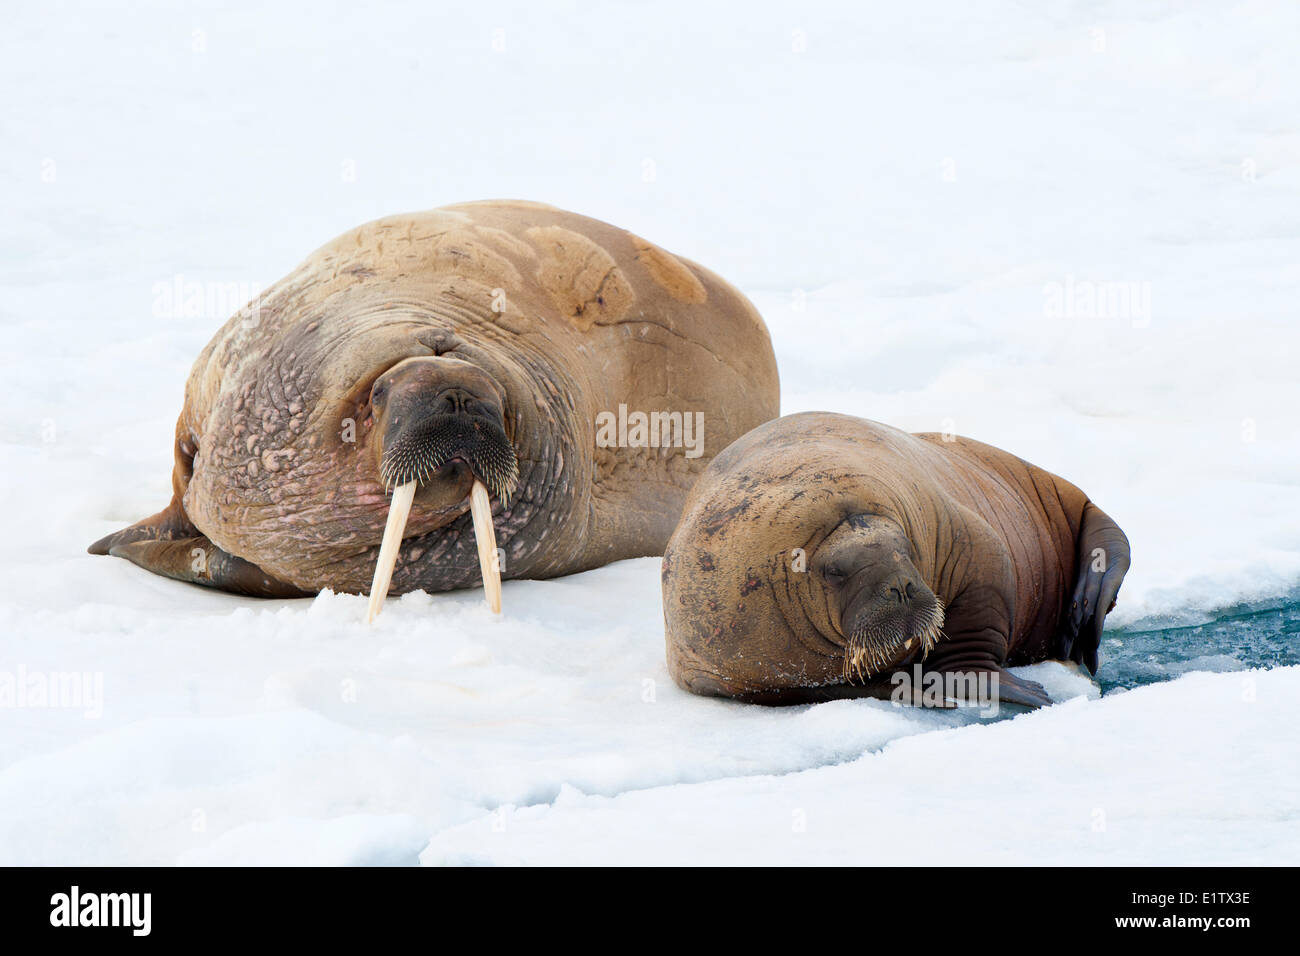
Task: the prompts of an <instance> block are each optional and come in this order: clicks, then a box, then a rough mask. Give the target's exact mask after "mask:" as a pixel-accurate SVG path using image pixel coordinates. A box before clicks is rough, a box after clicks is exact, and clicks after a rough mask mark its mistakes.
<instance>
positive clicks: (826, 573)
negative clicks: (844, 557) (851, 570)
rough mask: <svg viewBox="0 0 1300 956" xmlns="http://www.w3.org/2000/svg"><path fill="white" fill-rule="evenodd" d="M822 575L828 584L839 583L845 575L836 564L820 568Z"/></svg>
mask: <svg viewBox="0 0 1300 956" xmlns="http://www.w3.org/2000/svg"><path fill="white" fill-rule="evenodd" d="M822 577H824V578H825V579H826V580H827V582H829V583H830V584H841V583H843V581H844V578H845V577H846V575H845V574H844V569H843V568H841V567H840V566H839V565H838V564H828V565H826V567H824V568H822Z"/></svg>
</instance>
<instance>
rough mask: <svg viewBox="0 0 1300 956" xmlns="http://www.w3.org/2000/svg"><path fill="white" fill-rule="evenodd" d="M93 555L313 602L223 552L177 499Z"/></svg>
mask: <svg viewBox="0 0 1300 956" xmlns="http://www.w3.org/2000/svg"><path fill="white" fill-rule="evenodd" d="M86 550H88V551H89V552H90V553H91V554H110V555H112V556H113V557H116V558H126V559H127V560H128V561H130V562H131V563H132V564H136V565H139V566H140V567H142V568H144V569H145V570H146V571H152V572H153V573H154V574H161V575H162V576H163V577H167V578H174V579H175V580H177V581H188V582H189V583H191V584H201V585H203V586H204V587H210V588H220V589H221V590H223V591H233V592H234V593H236V594H247V595H250V596H252V597H280V598H285V597H309V596H310V594H309V592H307V591H302V590H300V589H298V588H296V587H294V586H293V585H291V584H286V583H285V582H283V581H280V580H277V579H276V578H273V577H271V576H270V575H269V574H266V573H265V572H263V571H262V569H261V568H259V567H258V566H257V565H255V564H252V563H250V562H248V561H245V560H244V559H243V558H237V557H235V556H234V555H233V554H228V553H226V552H225V551H223V550H221V549H220V548H218V547H217V546H216V545H215V544H213V543H212V542H211V541H210V540H208V538H207V537H206V536H205V535H204V534H203V533H202V532H201V531H199V529H198V528H196V527H194V524H193V522H191V521H190V519H189V518H188V517H187V516H186V514H185V509H184V508H183V507H182V506H181V503H180V501H179V500H177V499H172V503H171V504H170V505H168V506H167V507H166V508H164V509H163V510H162V511H160V512H158V513H157V514H156V515H153V516H151V517H148V518H145V519H143V520H141V521H137V522H136V523H135V524H133V525H131V526H130V527H129V528H123V529H122V530H121V531H117V532H114V533H113V534H110V535H107V536H105V537H103V538H100V539H99V540H98V541H96V542H95V543H94V544H92V545H91V546H90V547H89V548H87V549H86Z"/></svg>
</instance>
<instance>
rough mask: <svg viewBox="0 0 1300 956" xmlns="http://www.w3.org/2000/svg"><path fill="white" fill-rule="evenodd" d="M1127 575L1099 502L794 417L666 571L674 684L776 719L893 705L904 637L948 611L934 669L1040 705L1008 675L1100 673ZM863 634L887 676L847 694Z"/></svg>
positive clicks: (763, 434) (738, 455)
mask: <svg viewBox="0 0 1300 956" xmlns="http://www.w3.org/2000/svg"><path fill="white" fill-rule="evenodd" d="M796 549H797V550H796ZM1099 553H1100V554H1099ZM1128 564H1129V549H1128V541H1127V539H1126V538H1125V537H1124V534H1123V532H1122V531H1120V529H1119V528H1118V527H1117V526H1116V525H1115V524H1114V522H1113V521H1111V520H1110V519H1109V518H1108V517H1107V516H1106V515H1105V514H1104V513H1103V512H1102V511H1101V510H1100V509H1098V508H1097V507H1096V506H1095V505H1094V504H1092V503H1091V502H1090V501H1089V500H1088V497H1087V495H1085V494H1084V493H1083V492H1082V491H1080V490H1079V489H1078V488H1076V487H1075V486H1074V485H1072V484H1070V483H1069V482H1068V481H1065V480H1064V479H1062V478H1059V477H1057V476H1055V475H1052V474H1050V473H1048V472H1046V471H1044V470H1043V469H1041V468H1038V467H1035V466H1034V465H1031V464H1029V463H1028V462H1025V461H1023V460H1021V459H1020V458H1017V457H1016V456H1014V455H1011V454H1009V453H1007V452H1004V451H1001V450H999V449H997V448H993V447H991V446H989V445H985V444H982V443H981V442H977V441H972V440H971V439H968V438H955V437H953V436H948V440H945V438H944V436H941V435H937V434H919V435H912V434H908V433H906V432H902V431H899V430H897V429H894V428H890V427H888V426H886V425H881V424H878V423H876V422H870V421H866V420H863V419H858V418H851V417H848V416H844V415H835V414H831V413H825V412H814V413H807V414H801V415H792V416H788V417H785V418H781V419H777V420H776V421H772V422H768V423H767V424H765V425H762V426H760V427H758V428H756V429H755V430H754V431H752V432H750V433H749V434H748V435H746V436H744V437H743V438H741V439H740V440H739V441H737V442H736V443H735V444H733V445H731V446H730V447H729V448H727V449H726V450H725V451H723V453H722V454H720V455H719V456H717V458H715V459H714V461H713V464H712V465H710V466H709V469H708V470H707V471H706V472H705V474H704V476H703V477H702V478H701V479H700V481H699V483H698V484H697V485H696V487H695V488H694V490H693V491H692V492H691V495H690V498H689V499H688V501H687V505H686V511H685V513H684V514H683V517H682V520H681V523H680V524H679V525H678V527H677V530H676V532H675V533H674V534H673V537H672V539H671V541H670V542H669V545H668V549H667V551H666V552H665V555H664V564H663V590H664V614H665V623H666V637H667V644H668V664H669V669H670V671H671V672H672V675H673V677H674V679H675V680H676V681H677V682H678V683H679V684H680V685H681V686H683V687H684V688H687V689H689V690H692V691H695V692H697V693H702V694H710V695H718V696H729V697H738V698H742V699H746V700H753V701H759V702H764V703H795V702H801V701H809V700H823V699H829V698H835V697H854V696H888V694H889V692H890V688H891V686H892V685H891V684H890V677H891V675H892V674H894V673H895V672H897V671H898V670H899V669H900V668H908V669H910V668H911V666H912V665H913V664H914V663H915V662H917V661H920V660H921V658H922V656H923V648H922V646H921V643H920V642H919V641H914V642H913V645H912V646H911V647H910V648H908V649H904V648H902V647H899V646H895V645H888V639H889V635H891V634H895V632H897V631H898V629H899V628H902V629H904V633H903V634H902V636H912V635H914V634H916V633H919V630H920V628H921V626H922V625H923V624H924V623H925V622H926V621H927V620H929V615H931V614H933V613H934V611H935V607H936V605H938V606H939V607H940V608H942V609H943V614H942V618H943V624H942V636H941V637H940V638H939V639H938V641H937V643H935V644H934V646H933V647H932V649H930V650H929V653H928V655H924V663H923V667H924V668H925V669H926V670H927V671H953V672H962V673H971V672H984V671H988V672H995V673H997V675H998V678H999V696H1000V698H1001V700H1003V701H1006V702H1010V703H1017V704H1025V705H1029V706H1036V705H1041V704H1045V703H1048V702H1049V700H1048V698H1047V697H1046V695H1045V694H1044V693H1043V691H1042V688H1041V687H1039V686H1038V685H1037V684H1034V683H1032V682H1030V681H1024V680H1018V679H1016V678H1014V677H1013V676H1012V675H1010V674H1009V673H1007V672H1006V671H1005V670H1004V666H1005V665H1017V664H1027V663H1032V662H1035V661H1042V660H1047V659H1060V660H1075V661H1079V662H1081V663H1084V664H1086V665H1087V666H1088V667H1089V669H1090V670H1092V671H1093V672H1095V671H1096V666H1097V659H1096V654H1097V647H1098V644H1099V642H1100V637H1101V630H1102V623H1103V621H1104V618H1105V615H1106V613H1108V612H1109V610H1110V608H1111V607H1112V606H1113V603H1114V599H1115V596H1116V594H1117V593H1118V590H1119V585H1120V583H1121V581H1122V580H1123V576H1124V573H1125V571H1126V570H1127V568H1128ZM882 622H883V623H882ZM873 624H875V625H879V626H878V627H876V629H875V631H872V625H873ZM907 628H910V630H907ZM855 633H856V634H865V633H875V634H885V635H886V637H885V638H882V639H881V640H883V641H884V643H885V645H888V646H886V648H885V651H884V652H883V654H882V655H881V657H883V663H882V665H881V666H878V667H869V668H867V671H869V673H863V674H860V675H859V674H854V675H851V676H846V666H845V661H846V651H847V648H848V647H849V645H850V644H851V643H852V642H851V640H850V635H853V634H855ZM878 643H879V642H878Z"/></svg>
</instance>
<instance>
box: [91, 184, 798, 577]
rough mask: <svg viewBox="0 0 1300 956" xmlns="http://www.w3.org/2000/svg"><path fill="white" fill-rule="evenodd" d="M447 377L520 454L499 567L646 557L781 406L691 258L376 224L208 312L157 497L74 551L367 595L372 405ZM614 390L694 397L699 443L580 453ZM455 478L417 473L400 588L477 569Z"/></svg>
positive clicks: (593, 235)
mask: <svg viewBox="0 0 1300 956" xmlns="http://www.w3.org/2000/svg"><path fill="white" fill-rule="evenodd" d="M408 359H420V360H421V361H419V362H409V363H407V366H404V369H401V370H395V368H394V367H395V366H397V365H398V363H402V362H403V361H404V360H408ZM405 369H415V370H416V372H414V373H409V374H408V373H407V372H406V371H405ZM386 373H387V374H386ZM381 378H383V379H384V381H385V382H387V383H389V384H390V385H391V387H390V388H387V389H380V390H379V391H378V392H377V394H376V395H373V396H372V389H373V388H374V387H375V386H376V383H377V382H378V381H379V380H380V379H381ZM447 383H452V384H455V385H456V386H457V387H458V388H461V389H462V392H463V395H464V396H465V398H464V401H466V402H469V403H470V404H471V405H472V404H474V403H475V402H476V401H477V402H478V405H479V406H480V407H481V408H482V409H483V410H484V414H493V415H498V416H499V418H500V423H501V425H502V427H503V428H504V430H505V433H506V435H507V437H508V438H509V440H510V442H511V444H512V445H513V448H514V452H515V455H516V457H517V460H518V470H519V483H518V487H517V489H516V490H515V492H514V494H513V495H512V496H511V497H510V500H509V504H508V505H506V506H504V507H503V506H502V502H501V501H500V500H494V510H495V512H496V517H495V524H496V529H497V532H496V533H497V541H498V545H499V547H500V548H501V549H502V550H503V551H504V553H505V565H504V568H503V576H504V577H511V578H519V577H525V578H537V577H550V576H554V575H561V574H568V573H572V572H576V571H581V570H584V569H588V568H592V567H595V566H598V565H601V564H604V563H606V562H609V561H614V560H618V559H621V558H629V557H635V556H642V555H652V554H661V553H662V551H663V547H664V545H665V543H666V542H667V540H668V537H669V535H670V534H671V532H672V529H673V527H674V526H675V524H676V522H677V519H678V517H679V516H680V513H681V509H682V505H683V502H684V501H685V496H686V493H687V491H688V489H689V488H690V487H691V485H692V484H693V483H694V481H695V479H696V478H697V477H698V475H699V474H700V473H701V472H702V470H703V469H704V467H705V466H706V465H707V464H708V462H709V461H710V460H711V457H712V453H713V452H714V451H716V450H719V449H721V448H723V447H725V446H726V445H727V444H728V443H729V442H731V441H732V440H734V439H735V438H737V437H739V436H740V435H743V434H744V433H745V432H747V431H748V430H749V429H751V428H753V427H754V426H756V425H758V424H760V423H762V422H764V421H767V420H768V419H770V418H772V417H774V416H775V415H776V414H777V413H778V385H777V372H776V364H775V359H774V357H773V354H772V348H771V343H770V340H769V337H768V334H767V330H766V328H765V327H764V325H763V322H762V320H761V318H760V317H759V316H758V314H757V312H756V311H755V310H754V308H753V306H752V305H751V304H750V303H749V302H748V300H746V299H745V298H744V296H743V295H741V294H740V293H739V292H738V291H736V290H735V289H734V288H732V287H731V286H730V285H728V284H727V283H726V282H725V281H723V280H722V279H720V278H719V277H717V276H716V275H714V274H713V273H712V272H709V271H708V270H707V269H704V268H702V267H700V266H698V265H695V264H694V263H691V262H688V261H686V260H683V259H678V258H676V257H674V256H672V255H670V254H669V253H667V252H665V251H663V250H662V249H659V248H658V247H656V246H654V245H652V244H650V243H648V242H646V241H645V240H643V239H640V238H638V237H636V236H634V235H632V234H630V233H628V232H626V231H625V230H622V229H618V228H616V227H614V226H610V225H607V224H605V223H602V222H598V221H596V220H593V219H588V218H586V217H583V216H579V215H576V214H573V213H568V212H564V211H562V210H559V209H555V208H552V207H549V206H544V205H540V204H535V203H525V202H513V201H502V202H481V203H468V204H464V205H458V206H449V207H446V208H443V209H438V210H434V211H431V212H424V213H417V214H413V215H405V216H394V217H390V218H387V219H381V220H378V221H377V222H373V223H370V224H368V225H364V226H361V227H360V228H358V229H355V230H352V231H350V232H348V233H345V234H344V235H343V236H340V237H339V238H338V239H336V240H334V241H333V242H331V243H329V244H327V245H325V246H324V247H322V248H321V249H319V250H318V251H316V252H315V253H314V254H312V255H311V256H310V257H308V259H307V260H306V261H305V262H304V263H303V264H302V265H300V266H299V267H298V268H297V269H296V270H294V272H293V273H291V274H290V275H289V276H287V277H286V278H284V279H283V280H281V281H280V282H278V283H277V284H276V285H275V286H273V287H272V288H271V289H269V290H268V291H267V292H266V293H265V294H264V295H263V296H262V297H261V300H260V303H259V308H258V310H257V311H254V310H253V308H252V307H251V306H250V307H249V308H246V309H245V310H243V311H241V312H240V313H239V314H237V315H235V316H234V317H232V318H231V319H230V321H229V322H227V323H226V325H225V326H224V327H223V328H222V329H221V330H220V331H219V332H218V333H217V335H216V336H215V337H214V338H213V339H212V341H211V342H210V343H209V344H208V346H207V347H206V348H205V349H204V350H203V352H202V354H201V355H200V356H199V358H198V360H197V361H196V362H195V364H194V368H193V371H192V372H191V374H190V378H189V381H188V382H187V384H186V387H185V403H184V406H183V408H182V411H181V415H180V419H179V421H178V422H177V427H176V447H175V467H174V469H173V472H172V485H173V490H174V498H173V501H172V503H171V505H169V506H168V508H167V509H165V510H164V511H163V512H160V513H159V514H158V515H155V516H153V517H152V518H148V519H145V520H144V521H142V522H140V523H138V524H137V525H134V526H132V527H131V528H128V529H125V530H123V531H122V532H119V533H118V534H116V535H112V536H109V537H108V538H106V539H104V540H103V541H101V542H98V543H97V544H96V545H93V546H92V548H91V550H92V551H93V552H96V553H113V554H117V555H120V556H122V557H126V558H129V559H130V560H133V561H135V562H136V563H138V564H141V565H142V566H144V567H146V568H149V569H150V570H153V571H156V572H158V573H161V574H166V575H168V576H171V577H177V578H180V579H183V580H190V581H194V582H196V583H200V584H208V585H212V586H217V587H222V588H226V589H228V590H233V591H239V592H243V593H251V594H264V595H290V594H302V593H313V592H315V591H318V590H320V589H323V588H332V589H335V590H339V591H348V592H358V593H360V592H365V591H366V590H367V589H368V587H369V584H370V576H371V574H372V572H373V570H374V562H375V557H376V551H377V549H378V544H379V541H380V539H381V536H382V533H383V528H384V522H385V516H386V513H387V508H388V498H387V495H386V493H385V489H384V487H383V485H382V484H381V481H380V477H379V466H380V455H381V452H382V448H381V445H382V443H383V441H384V440H385V435H384V433H385V432H392V431H393V427H392V422H391V421H387V420H385V419H384V416H385V415H388V416H389V417H390V418H391V417H393V416H397V415H398V412H394V411H393V409H399V410H400V412H401V415H409V414H412V413H413V410H414V411H416V412H418V410H419V408H420V406H421V404H422V403H429V402H433V401H435V399H436V396H437V395H438V394H439V393H438V391H437V389H438V387H439V386H440V385H445V384H447ZM479 399H481V401H478V400H479ZM439 400H440V399H439ZM460 401H461V400H459V399H458V400H457V404H458V406H459V403H460ZM620 403H622V404H626V405H627V406H628V407H629V408H631V409H640V410H645V411H654V410H682V411H686V410H689V411H702V412H703V413H704V421H705V442H704V454H703V455H702V456H701V457H699V458H694V459H692V458H688V457H686V455H685V454H684V453H683V449H682V448H680V447H679V448H598V447H596V442H595V424H594V422H595V418H596V415H597V414H598V413H599V412H602V411H613V410H616V409H617V408H618V406H619V404H620ZM398 417H400V416H398ZM377 420H378V424H377ZM349 430H351V434H349ZM349 438H351V439H353V440H349ZM473 477H474V476H473V475H471V473H470V471H469V469H468V468H466V467H465V466H464V465H463V463H460V462H453V463H452V464H449V465H447V466H446V467H444V468H442V469H440V470H439V472H438V474H437V476H436V480H430V481H429V482H428V483H426V484H421V486H420V490H419V492H418V494H417V496H416V501H415V507H414V510H413V511H412V515H411V519H410V522H409V524H408V525H407V528H406V536H405V541H404V544H403V547H402V552H401V556H400V559H399V561H398V565H397V568H396V571H395V573H394V576H393V591H394V592H395V593H401V592H403V591H409V590H413V589H417V588H423V589H426V590H446V589H450V588H456V587H466V586H471V585H474V584H476V583H477V582H478V581H479V571H478V559H477V556H476V551H475V545H474V541H473V535H472V532H471V525H470V518H469V515H468V502H467V499H466V495H467V494H468V491H469V486H470V484H471V482H472V481H473ZM196 549H197V550H196ZM198 551H202V553H203V560H202V561H200V562H199V565H200V567H199V568H198V569H196V568H195V567H194V562H193V560H192V557H191V556H192V555H195V554H197V553H198Z"/></svg>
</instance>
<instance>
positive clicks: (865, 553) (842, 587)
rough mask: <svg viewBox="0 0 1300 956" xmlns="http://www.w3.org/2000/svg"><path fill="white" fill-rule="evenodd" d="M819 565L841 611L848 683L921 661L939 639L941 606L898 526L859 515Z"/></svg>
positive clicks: (834, 536) (828, 544)
mask: <svg viewBox="0 0 1300 956" xmlns="http://www.w3.org/2000/svg"><path fill="white" fill-rule="evenodd" d="M817 566H818V567H819V568H820V570H821V575H822V579H823V581H824V582H825V586H826V588H827V591H828V596H829V598H830V604H831V606H832V607H834V608H837V609H838V610H839V615H840V619H839V625H840V632H841V633H842V634H843V635H844V638H845V642H846V646H845V652H844V667H845V674H846V676H857V677H869V676H871V675H873V674H879V673H881V672H882V671H885V670H888V669H890V668H893V667H897V666H898V665H900V664H902V663H905V662H906V661H908V660H910V659H912V658H914V657H916V656H917V655H924V654H925V653H926V652H928V651H929V649H930V648H931V647H932V646H933V645H934V643H935V641H937V640H938V637H939V629H940V628H941V627H942V626H943V603H942V602H941V601H940V600H939V599H938V598H937V597H936V596H935V594H934V592H933V591H931V590H930V588H929V586H927V585H926V583H925V580H924V578H923V577H922V576H921V573H920V571H918V570H917V568H916V566H915V565H914V564H913V563H912V556H911V548H910V545H909V543H908V539H907V537H906V535H905V534H904V533H903V529H902V528H901V526H899V525H898V524H897V523H896V522H893V521H891V520H889V519H887V518H882V517H879V516H875V515H855V516H853V517H852V518H850V519H849V520H848V521H845V522H844V523H843V524H841V525H840V526H839V527H838V528H836V529H835V531H833V532H832V533H831V534H830V535H828V536H827V538H826V540H825V541H824V542H823V544H822V546H821V548H819V549H818V554H817Z"/></svg>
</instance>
